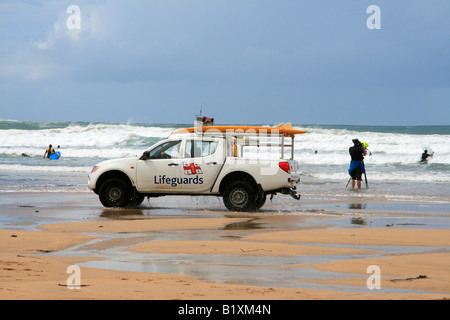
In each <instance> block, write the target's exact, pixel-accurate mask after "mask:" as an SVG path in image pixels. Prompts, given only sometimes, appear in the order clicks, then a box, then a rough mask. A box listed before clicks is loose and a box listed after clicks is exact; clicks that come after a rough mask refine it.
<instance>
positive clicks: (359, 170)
mask: <svg viewBox="0 0 450 320" xmlns="http://www.w3.org/2000/svg"><path fill="white" fill-rule="evenodd" d="M352 142H353V146H352V147H350V148H349V149H348V152H349V153H350V156H351V161H350V167H349V169H348V173H349V174H350V176H351V179H352V189H354V188H355V181H357V185H358V189H361V176H362V174H363V173H365V172H366V168H365V167H364V162H363V160H364V156H365V155H366V154H367V151H366V149H365V148H364V145H363V144H362V143H361V142H360V141H359V140H358V139H353V140H352Z"/></svg>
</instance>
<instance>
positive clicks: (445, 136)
mask: <svg viewBox="0 0 450 320" xmlns="http://www.w3.org/2000/svg"><path fill="white" fill-rule="evenodd" d="M192 125H193V124H189V123H188V124H108V123H87V122H50V123H38V122H23V121H11V120H0V192H11V191H30V192H33V191H48V192H55V191H62V192H74V191H77V192H79V191H88V189H87V186H86V183H87V175H88V174H89V172H90V170H91V168H92V167H93V166H94V165H95V164H97V163H98V162H100V161H103V160H106V159H111V158H118V157H128V156H135V155H141V154H142V152H143V151H144V150H146V149H147V148H148V147H149V146H151V145H152V144H154V143H156V142H158V141H160V140H162V139H164V138H166V137H167V136H168V135H169V134H170V133H171V132H172V131H174V130H175V129H178V128H183V127H189V126H192ZM267 125H271V124H267ZM294 128H296V129H302V130H306V131H307V133H306V134H302V135H298V136H297V137H296V139H295V149H294V151H295V152H294V153H295V159H296V160H297V161H298V162H299V163H300V166H301V172H302V182H303V183H302V186H301V189H302V190H303V192H304V193H307V194H311V195H326V196H339V195H345V194H348V192H349V188H346V184H347V182H348V179H349V175H348V173H347V170H348V166H349V162H350V156H349V154H348V148H349V147H350V146H351V145H352V139H354V138H358V139H359V140H361V141H365V142H367V143H368V144H369V147H368V150H369V151H370V153H368V155H367V156H366V158H365V164H366V169H367V180H368V186H369V188H366V189H367V190H365V191H363V190H361V194H360V196H362V197H370V196H374V195H375V196H382V197H386V198H389V197H394V198H397V199H416V198H418V197H420V198H421V199H429V200H433V201H442V202H444V203H445V202H448V201H449V200H450V143H449V142H450V126H347V125H294ZM49 144H52V145H53V146H54V147H56V146H58V145H60V146H61V152H62V157H61V159H59V160H56V161H52V160H48V159H44V158H43V155H44V152H45V149H46V148H47V146H48V145H49ZM424 145H428V146H430V147H431V148H432V149H433V151H434V152H435V154H434V156H433V157H432V158H430V160H429V161H428V162H427V163H426V164H423V163H419V160H420V156H421V153H422V148H423V146H424ZM272 151H273V152H272ZM252 152H253V151H252V150H251V149H250V155H252ZM22 154H25V155H26V156H22ZM369 154H371V155H369ZM264 155H265V156H270V157H275V158H277V157H279V153H278V152H277V150H274V149H270V154H267V153H264ZM449 211H450V210H449Z"/></svg>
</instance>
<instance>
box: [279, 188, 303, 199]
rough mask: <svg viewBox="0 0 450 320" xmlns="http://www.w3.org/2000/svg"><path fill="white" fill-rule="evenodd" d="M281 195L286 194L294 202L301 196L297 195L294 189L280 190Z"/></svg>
mask: <svg viewBox="0 0 450 320" xmlns="http://www.w3.org/2000/svg"><path fill="white" fill-rule="evenodd" d="M281 193H282V194H288V195H290V196H291V197H292V198H294V199H295V200H300V197H301V195H300V194H297V191H296V190H295V187H294V188H284V189H282V190H281Z"/></svg>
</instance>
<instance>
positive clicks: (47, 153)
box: [44, 144, 59, 159]
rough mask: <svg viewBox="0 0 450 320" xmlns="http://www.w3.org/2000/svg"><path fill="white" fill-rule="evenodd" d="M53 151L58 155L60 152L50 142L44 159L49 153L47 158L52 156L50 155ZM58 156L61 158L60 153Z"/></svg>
mask: <svg viewBox="0 0 450 320" xmlns="http://www.w3.org/2000/svg"><path fill="white" fill-rule="evenodd" d="M53 153H54V154H56V155H58V154H57V153H56V152H55V149H53V147H52V145H51V144H49V145H48V148H47V149H46V150H45V153H44V159H45V156H46V155H47V158H50V156H51V155H52V154H53ZM58 158H59V155H58Z"/></svg>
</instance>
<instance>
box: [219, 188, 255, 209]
mask: <svg viewBox="0 0 450 320" xmlns="http://www.w3.org/2000/svg"><path fill="white" fill-rule="evenodd" d="M255 199H256V191H255V189H254V188H253V187H252V186H251V184H249V183H248V182H247V181H235V182H232V183H230V184H229V185H228V186H227V187H226V188H225V191H224V193H223V203H224V204H225V206H226V207H227V208H228V210H231V211H253V210H255Z"/></svg>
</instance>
